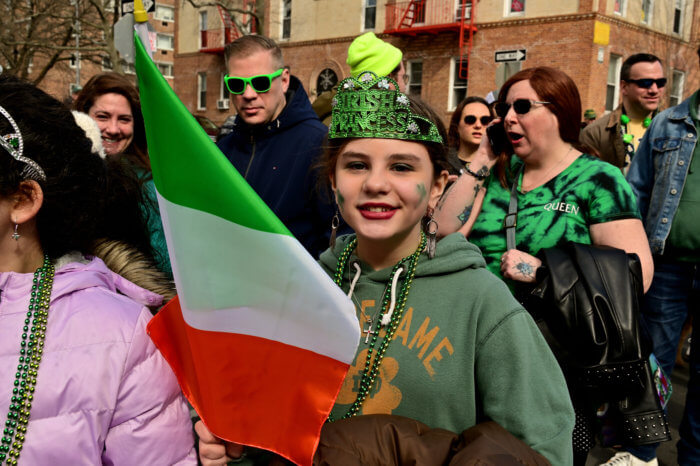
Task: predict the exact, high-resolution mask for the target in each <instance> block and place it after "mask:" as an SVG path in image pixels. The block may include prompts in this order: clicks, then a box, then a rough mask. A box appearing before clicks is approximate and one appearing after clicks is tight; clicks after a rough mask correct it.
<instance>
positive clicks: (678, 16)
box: [673, 0, 683, 34]
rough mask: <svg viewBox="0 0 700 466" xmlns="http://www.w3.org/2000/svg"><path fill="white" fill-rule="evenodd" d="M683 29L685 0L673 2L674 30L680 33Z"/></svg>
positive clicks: (675, 32)
mask: <svg viewBox="0 0 700 466" xmlns="http://www.w3.org/2000/svg"><path fill="white" fill-rule="evenodd" d="M682 29H683V0H674V2H673V32H674V34H680V33H681V30H682Z"/></svg>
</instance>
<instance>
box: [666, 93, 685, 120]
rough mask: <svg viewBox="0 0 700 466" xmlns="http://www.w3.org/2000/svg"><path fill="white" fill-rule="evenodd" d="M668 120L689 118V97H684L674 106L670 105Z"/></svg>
mask: <svg viewBox="0 0 700 466" xmlns="http://www.w3.org/2000/svg"><path fill="white" fill-rule="evenodd" d="M668 118H669V120H685V119H689V118H690V98H688V99H685V100H684V101H683V102H681V103H680V104H678V105H676V106H675V107H671V109H670V110H669V114H668Z"/></svg>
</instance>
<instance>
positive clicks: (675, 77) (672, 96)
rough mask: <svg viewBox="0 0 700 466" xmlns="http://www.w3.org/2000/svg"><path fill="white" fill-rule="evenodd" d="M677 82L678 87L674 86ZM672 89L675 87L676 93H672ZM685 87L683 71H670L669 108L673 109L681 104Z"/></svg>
mask: <svg viewBox="0 0 700 466" xmlns="http://www.w3.org/2000/svg"><path fill="white" fill-rule="evenodd" d="M676 82H678V83H679V84H678V86H676ZM674 87H677V89H676V92H674V89H673V88H674ZM684 87H685V71H682V70H671V88H670V89H669V91H668V99H669V100H668V101H669V106H671V107H675V106H676V105H678V104H680V103H681V102H683V91H684V90H685V89H684Z"/></svg>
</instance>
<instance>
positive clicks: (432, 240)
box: [425, 209, 438, 259]
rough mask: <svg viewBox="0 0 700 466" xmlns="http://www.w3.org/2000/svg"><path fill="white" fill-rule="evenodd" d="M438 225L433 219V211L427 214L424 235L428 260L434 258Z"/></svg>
mask: <svg viewBox="0 0 700 466" xmlns="http://www.w3.org/2000/svg"><path fill="white" fill-rule="evenodd" d="M437 232H438V223H437V222H436V221H435V219H434V218H433V210H432V209H430V211H429V212H428V220H427V221H426V222H425V234H426V236H427V237H428V244H427V247H426V249H427V250H428V259H432V258H433V257H435V246H436V244H437Z"/></svg>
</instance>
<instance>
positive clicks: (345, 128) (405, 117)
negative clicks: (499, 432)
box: [328, 71, 444, 144]
mask: <svg viewBox="0 0 700 466" xmlns="http://www.w3.org/2000/svg"><path fill="white" fill-rule="evenodd" d="M392 86H393V89H392ZM398 88H399V86H398V84H397V83H396V81H394V80H393V79H391V78H389V77H386V76H377V75H376V74H374V73H372V72H371V71H364V72H362V73H360V74H359V76H358V77H357V78H352V77H350V78H346V79H344V80H342V81H341V82H340V84H339V85H338V93H337V94H336V96H335V97H334V98H333V101H332V105H333V116H332V118H331V126H330V129H329V131H328V138H329V139H341V138H381V139H403V140H408V141H429V142H437V143H440V144H442V143H443V142H444V141H443V140H442V137H441V136H440V133H439V132H438V129H437V126H435V123H433V122H432V121H430V120H429V119H427V118H425V117H422V116H420V115H416V114H415V113H413V112H412V111H411V101H410V100H409V98H408V96H407V95H406V94H403V93H401V92H399V91H397V90H395V89H398Z"/></svg>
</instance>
